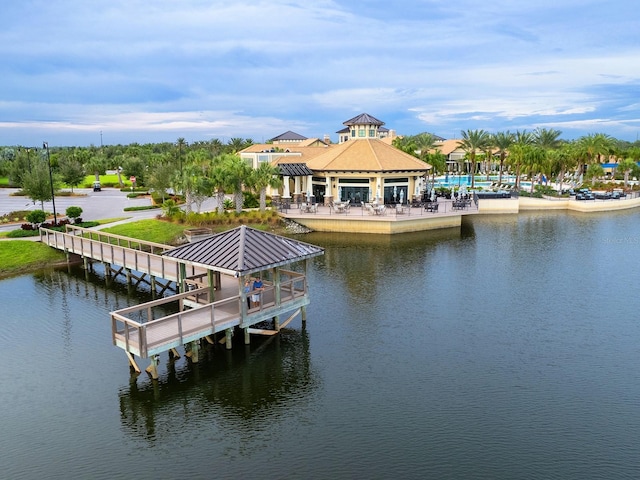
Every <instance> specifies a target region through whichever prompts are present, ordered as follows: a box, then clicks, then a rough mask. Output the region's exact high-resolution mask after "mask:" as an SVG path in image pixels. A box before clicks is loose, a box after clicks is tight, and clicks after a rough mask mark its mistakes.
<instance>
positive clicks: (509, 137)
mask: <svg viewBox="0 0 640 480" xmlns="http://www.w3.org/2000/svg"><path fill="white" fill-rule="evenodd" d="M492 140H493V144H494V145H495V147H496V148H497V150H498V155H499V156H500V168H499V170H500V171H499V173H498V183H502V173H503V171H504V161H505V159H506V158H507V153H508V152H509V148H510V147H511V145H513V142H514V141H515V136H514V135H513V133H511V132H510V131H509V130H507V131H506V132H498V133H496V134H494V135H493V139H492Z"/></svg>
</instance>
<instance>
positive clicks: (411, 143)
mask: <svg viewBox="0 0 640 480" xmlns="http://www.w3.org/2000/svg"><path fill="white" fill-rule="evenodd" d="M391 145H393V146H394V147H395V148H397V149H398V150H402V151H403V152H404V153H408V154H409V155H413V156H416V150H418V147H417V146H416V143H415V136H413V135H403V136H401V137H396V138H394V139H393V141H392V142H391Z"/></svg>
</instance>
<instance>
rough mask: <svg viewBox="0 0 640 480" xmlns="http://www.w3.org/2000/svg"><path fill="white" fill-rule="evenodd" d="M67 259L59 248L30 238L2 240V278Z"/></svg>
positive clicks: (0, 250)
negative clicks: (55, 248)
mask: <svg viewBox="0 0 640 480" xmlns="http://www.w3.org/2000/svg"><path fill="white" fill-rule="evenodd" d="M64 261H66V257H65V254H64V253H63V252H61V251H59V250H54V249H53V248H51V247H48V246H46V245H43V244H41V243H39V242H33V241H30V240H10V241H9V240H8V241H2V242H0V278H2V277H8V276H10V275H17V274H20V273H23V272H29V271H32V270H36V269H40V268H45V267H47V266H51V265H52V264H54V263H57V262H64Z"/></svg>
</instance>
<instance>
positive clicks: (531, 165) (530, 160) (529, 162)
mask: <svg viewBox="0 0 640 480" xmlns="http://www.w3.org/2000/svg"><path fill="white" fill-rule="evenodd" d="M521 154H522V157H521V165H522V168H523V169H524V171H525V172H526V173H527V175H528V176H529V180H530V181H531V193H533V189H534V184H535V182H534V177H535V176H536V175H537V174H538V173H540V172H541V171H543V170H545V169H546V166H545V160H546V155H545V153H544V150H542V149H541V148H539V147H538V146H537V145H524V146H522V150H521Z"/></svg>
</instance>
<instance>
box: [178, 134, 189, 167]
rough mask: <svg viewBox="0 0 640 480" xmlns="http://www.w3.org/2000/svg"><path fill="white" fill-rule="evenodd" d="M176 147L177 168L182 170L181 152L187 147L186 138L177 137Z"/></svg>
mask: <svg viewBox="0 0 640 480" xmlns="http://www.w3.org/2000/svg"><path fill="white" fill-rule="evenodd" d="M176 148H177V150H178V151H177V155H176V156H177V159H178V166H179V167H178V168H179V169H180V170H182V152H183V151H184V150H186V148H187V142H186V140H185V139H184V138H182V137H180V138H178V140H177V141H176Z"/></svg>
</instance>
